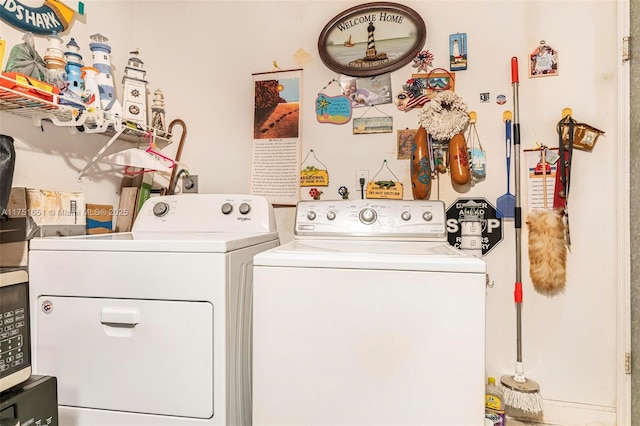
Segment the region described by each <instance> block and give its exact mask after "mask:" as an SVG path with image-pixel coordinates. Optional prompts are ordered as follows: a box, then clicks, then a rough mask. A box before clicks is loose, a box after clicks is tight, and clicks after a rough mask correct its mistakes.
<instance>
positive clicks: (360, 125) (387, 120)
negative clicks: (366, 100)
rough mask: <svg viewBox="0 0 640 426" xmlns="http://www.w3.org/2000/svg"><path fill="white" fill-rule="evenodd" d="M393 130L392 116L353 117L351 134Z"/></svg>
mask: <svg viewBox="0 0 640 426" xmlns="http://www.w3.org/2000/svg"><path fill="white" fill-rule="evenodd" d="M391 132H393V118H392V117H388V116H387V117H365V118H362V117H361V118H354V119H353V134H354V135H364V134H369V133H391Z"/></svg>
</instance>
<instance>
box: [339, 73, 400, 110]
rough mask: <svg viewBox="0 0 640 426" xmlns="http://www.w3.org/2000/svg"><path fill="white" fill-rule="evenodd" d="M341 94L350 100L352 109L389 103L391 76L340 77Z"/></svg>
mask: <svg viewBox="0 0 640 426" xmlns="http://www.w3.org/2000/svg"><path fill="white" fill-rule="evenodd" d="M340 86H341V87H342V91H343V93H344V94H345V95H346V96H348V97H349V99H351V106H352V107H353V108H361V107H369V106H372V105H380V104H390V103H391V74H381V75H377V76H375V77H370V78H357V77H351V76H348V75H341V76H340Z"/></svg>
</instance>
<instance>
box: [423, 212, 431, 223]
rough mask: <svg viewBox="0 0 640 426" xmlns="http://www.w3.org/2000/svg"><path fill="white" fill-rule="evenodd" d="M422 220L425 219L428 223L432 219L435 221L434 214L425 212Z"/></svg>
mask: <svg viewBox="0 0 640 426" xmlns="http://www.w3.org/2000/svg"><path fill="white" fill-rule="evenodd" d="M422 218H423V219H424V220H426V221H427V222H430V221H431V219H433V213H431V212H424V213H422Z"/></svg>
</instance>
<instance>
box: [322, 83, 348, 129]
mask: <svg viewBox="0 0 640 426" xmlns="http://www.w3.org/2000/svg"><path fill="white" fill-rule="evenodd" d="M332 83H336V84H337V85H338V87H340V84H339V82H338V80H336V79H332V80H331V81H329V83H327V85H326V86H324V87H323V88H322V89H321V90H320V92H318V97H317V98H316V118H317V120H318V123H329V124H345V123H348V122H349V120H351V111H352V110H351V100H350V99H349V97H348V96H346V95H345V94H344V90H342V89H341V92H342V94H340V95H338V96H328V95H326V94H325V93H323V91H324V90H326V89H327V88H328V87H329V86H331V84H332Z"/></svg>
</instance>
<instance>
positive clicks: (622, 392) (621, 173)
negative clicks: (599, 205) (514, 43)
mask: <svg viewBox="0 0 640 426" xmlns="http://www.w3.org/2000/svg"><path fill="white" fill-rule="evenodd" d="M617 3H618V25H617V26H618V32H617V34H618V129H617V130H618V136H619V141H620V143H619V144H618V159H617V164H618V174H617V179H618V182H617V186H618V194H617V205H618V213H617V221H616V222H617V225H618V226H617V230H616V233H617V241H618V250H617V251H618V261H617V299H618V301H617V312H618V326H617V330H616V333H617V336H616V337H617V339H616V340H617V355H616V356H617V360H616V371H617V374H616V375H617V392H616V395H617V397H616V414H617V415H616V418H617V419H616V420H617V424H619V425H630V424H631V375H630V374H627V373H626V365H625V364H626V362H625V359H626V357H625V355H626V354H627V353H629V354H630V353H631V249H630V246H631V242H630V240H631V237H630V234H629V229H630V200H629V194H630V190H631V189H630V187H631V179H630V177H631V173H630V161H629V159H630V158H631V157H630V145H631V132H630V106H631V96H630V71H629V68H630V64H629V60H628V59H623V58H624V57H625V56H624V55H625V54H626V53H628V49H629V46H628V43H624V40H625V38H626V37H629V34H630V13H631V12H630V5H629V1H628V0H618V1H617Z"/></svg>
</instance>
